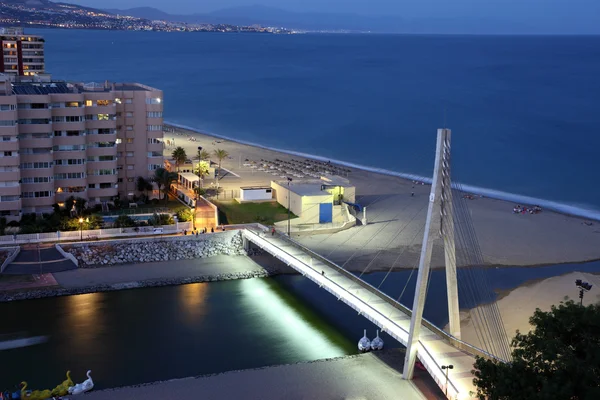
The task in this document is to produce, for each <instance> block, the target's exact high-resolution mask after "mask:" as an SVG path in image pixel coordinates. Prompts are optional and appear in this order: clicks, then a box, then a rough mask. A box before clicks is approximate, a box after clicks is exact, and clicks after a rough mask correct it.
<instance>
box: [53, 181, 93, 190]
mask: <svg viewBox="0 0 600 400" xmlns="http://www.w3.org/2000/svg"><path fill="white" fill-rule="evenodd" d="M87 185H88V180H87V178H77V179H55V180H54V184H53V187H52V189H54V188H56V193H58V188H61V189H63V188H66V187H74V186H81V187H87ZM63 190H64V189H63Z"/></svg>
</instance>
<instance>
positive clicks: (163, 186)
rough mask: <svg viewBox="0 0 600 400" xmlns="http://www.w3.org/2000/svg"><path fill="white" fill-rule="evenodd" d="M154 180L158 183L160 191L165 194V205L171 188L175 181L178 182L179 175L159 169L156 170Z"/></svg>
mask: <svg viewBox="0 0 600 400" xmlns="http://www.w3.org/2000/svg"><path fill="white" fill-rule="evenodd" d="M152 180H153V181H154V182H156V184H157V185H158V188H159V190H161V191H162V192H163V193H164V194H165V204H167V201H168V198H169V187H170V186H171V183H172V182H173V181H176V180H177V174H176V173H175V172H169V171H167V170H166V169H164V168H157V169H156V170H154V178H153V179H152Z"/></svg>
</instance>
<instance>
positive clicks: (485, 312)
mask: <svg viewBox="0 0 600 400" xmlns="http://www.w3.org/2000/svg"><path fill="white" fill-rule="evenodd" d="M450 137H451V133H450V131H449V130H447V129H440V130H438V136H437V147H436V157H435V166H434V175H433V180H432V185H431V192H430V195H429V202H428V203H427V204H426V205H424V206H423V208H424V207H427V217H426V222H425V224H424V225H423V224H421V225H422V226H420V227H419V228H418V229H414V227H413V228H412V229H411V232H410V233H408V234H407V233H406V232H404V228H402V229H397V228H393V227H394V225H392V229H390V228H389V227H390V222H392V221H393V218H392V219H390V220H388V221H381V223H380V226H379V227H377V228H376V229H375V230H374V232H375V233H376V234H374V235H372V236H368V237H362V238H361V239H362V240H361V241H360V243H361V244H362V246H357V248H356V251H354V252H353V253H352V254H350V256H349V257H347V259H346V261H344V262H343V263H338V264H336V263H334V262H333V261H331V260H329V259H328V258H327V256H323V255H319V254H317V253H316V252H314V251H312V250H310V249H309V248H307V247H305V246H303V245H302V244H300V243H298V242H297V241H295V240H292V239H291V238H289V237H287V236H284V235H279V234H277V235H272V234H270V233H269V232H268V230H267V229H262V228H260V227H252V228H246V229H245V230H243V231H242V235H243V237H244V240H245V243H246V245H249V244H250V243H253V244H254V245H256V246H258V247H259V248H261V249H263V250H264V251H266V252H268V253H270V254H271V255H273V256H274V257H276V258H278V259H280V260H281V261H283V262H284V263H286V264H287V265H289V266H290V267H292V268H294V269H295V270H296V271H298V272H300V273H301V274H302V275H304V276H305V277H307V278H309V279H311V280H312V281H314V282H315V283H316V284H318V285H319V286H320V287H321V288H323V289H325V290H327V291H328V292H330V293H331V294H333V295H334V296H335V297H336V298H337V299H338V300H340V301H343V302H344V303H346V304H347V305H349V306H350V307H352V308H353V309H355V310H356V311H357V312H358V313H359V314H361V315H363V316H364V317H365V318H367V319H369V320H370V321H372V322H373V323H374V324H376V325H378V326H379V327H380V328H381V329H382V330H384V331H385V332H387V333H388V334H389V335H390V336H392V337H393V338H394V339H396V340H398V341H399V342H400V343H402V344H403V345H405V346H406V347H407V350H406V358H405V363H404V374H403V375H404V378H405V379H412V376H413V371H414V366H415V362H416V359H417V358H418V359H419V360H420V361H421V363H422V364H423V365H424V366H425V368H426V369H427V370H428V372H429V373H430V375H431V376H432V377H433V379H434V380H435V381H436V382H437V384H438V385H439V387H440V388H441V389H442V391H443V392H445V393H446V394H447V397H448V398H450V399H466V398H470V397H472V392H473V391H474V387H473V375H472V372H471V371H472V369H473V363H474V361H475V356H483V357H488V358H490V357H494V358H497V359H499V360H508V359H509V358H510V345H509V340H508V337H507V335H506V332H505V330H504V327H503V323H502V319H501V316H500V312H499V309H498V307H497V305H496V302H495V297H494V295H493V293H492V291H491V290H490V287H489V283H488V282H487V281H486V279H485V275H484V274H483V272H482V270H481V268H478V267H480V266H483V265H484V260H483V255H482V253H481V250H480V247H479V243H478V241H477V235H476V234H475V231H474V229H473V224H472V221H471V218H470V213H469V210H468V208H467V200H465V198H464V196H463V195H462V194H463V193H462V190H461V187H460V185H457V184H454V183H452V182H451V179H450V172H451V170H450V164H451V163H450V162H451V159H450ZM456 194H458V195H456ZM421 211H422V210H419V211H418V212H416V213H415V216H414V217H413V218H416V217H417V215H418V214H419V212H421ZM410 222H411V221H408V223H407V224H406V226H409V225H410ZM361 228H367V227H366V226H365V227H359V228H353V229H354V231H353V232H351V233H349V234H348V235H347V239H346V240H351V239H352V236H353V235H362V233H363V232H362V230H361ZM370 229H371V231H373V228H372V227H370ZM381 232H384V234H383V235H380V233H381ZM420 236H422V246H420V251H419V257H418V258H419V262H418V268H417V265H415V266H414V268H413V269H412V271H411V274H410V276H409V279H408V281H407V282H406V285H404V287H403V288H395V289H396V290H397V291H398V292H400V294H399V296H398V297H397V298H394V297H395V296H396V293H394V297H391V296H390V295H388V294H386V293H384V292H383V291H382V290H381V287H382V285H383V284H384V283H385V281H386V279H387V278H388V277H389V275H390V273H391V271H392V270H393V269H394V268H395V267H396V265H397V263H398V262H399V261H400V260H404V258H403V256H404V252H405V251H409V252H410V251H414V247H415V242H416V241H417V240H418V238H419V237H420ZM399 237H401V238H403V243H404V246H403V249H402V250H400V251H395V252H389V251H388V249H389V247H390V245H391V244H392V243H394V242H396V241H397V239H398V238H399ZM436 243H437V246H436ZM366 247H370V248H371V249H375V252H374V254H375V255H374V257H372V258H371V259H370V260H366V259H364V258H363V259H362V260H361V262H362V263H363V264H364V268H362V272H361V273H360V274H353V273H351V272H349V271H348V270H346V269H345V268H344V266H345V265H346V264H347V263H349V262H352V261H354V262H356V260H357V255H360V254H362V253H361V251H362V250H363V249H364V248H366ZM329 254H331V252H330V253H329ZM382 254H383V255H385V256H387V258H386V260H387V264H388V265H389V269H388V271H387V273H386V274H385V276H384V277H383V279H382V281H381V282H380V283H379V284H378V285H377V286H374V285H371V284H368V283H366V282H365V281H364V280H363V279H362V276H363V274H364V273H366V272H368V271H369V268H370V266H371V265H372V264H373V263H374V262H375V261H376V259H377V258H378V257H379V256H380V255H382ZM390 255H391V257H390ZM433 256H435V257H437V258H438V259H439V260H441V262H442V263H443V265H444V266H445V268H446V288H447V304H442V305H441V307H447V309H448V321H449V323H448V327H447V332H446V331H444V330H442V329H440V327H437V326H435V325H434V324H432V323H431V322H429V321H427V320H425V319H423V309H424V306H425V301H426V296H427V291H428V289H429V282H430V277H431V261H432V257H433ZM380 262H381V260H380ZM457 266H460V267H461V268H460V269H461V274H460V275H458V274H457ZM413 272H414V273H415V274H413ZM413 276H415V280H416V288H415V295H414V299H413V301H412V303H410V304H409V306H410V308H409V307H407V306H405V305H403V304H401V303H400V302H399V299H401V298H402V295H403V294H404V292H405V290H406V287H407V286H408V285H409V282H410V280H411V278H412V277H413ZM459 276H460V279H458V278H459ZM459 288H460V290H459ZM386 292H387V293H390V291H389V290H386ZM459 295H460V296H461V298H466V299H467V300H468V303H469V304H479V305H480V307H477V308H476V309H475V311H474V312H472V313H471V316H470V317H471V319H472V322H473V325H474V327H475V329H476V332H477V338H478V343H477V346H474V345H472V344H468V343H465V342H463V341H461V340H460V338H461V327H460V315H459ZM405 303H406V302H405ZM449 365H451V366H452V370H451V372H450V373H448V372H449V371H448V369H445V368H442V367H447V366H449Z"/></svg>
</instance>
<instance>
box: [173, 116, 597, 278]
mask: <svg viewBox="0 0 600 400" xmlns="http://www.w3.org/2000/svg"><path fill="white" fill-rule="evenodd" d="M169 126H170V127H171V128H173V129H174V133H172V135H173V138H176V140H175V142H176V144H175V146H171V147H168V148H165V155H169V154H170V152H171V151H172V149H174V147H177V146H182V147H184V148H185V149H186V152H187V153H188V154H190V156H191V157H193V155H195V153H196V151H197V147H198V146H199V145H202V146H203V148H204V149H205V150H207V151H208V152H209V153H212V152H213V151H214V150H215V149H216V148H222V149H224V150H226V151H227V152H228V153H229V154H230V157H228V158H227V159H224V160H223V167H224V168H225V169H226V170H227V171H231V172H233V174H230V175H228V176H225V177H224V178H222V179H221V181H220V185H221V187H223V189H224V190H225V191H226V192H227V193H229V189H231V190H232V191H235V190H238V189H239V187H240V185H242V184H243V185H245V186H261V185H265V184H268V182H270V181H271V180H272V179H273V176H272V175H271V174H267V173H263V172H260V171H257V170H256V169H251V168H248V167H244V166H242V160H246V159H248V160H254V161H259V160H261V159H264V160H275V159H277V158H279V159H284V160H292V159H296V160H297V159H298V158H299V157H307V158H314V159H319V160H327V159H325V158H323V157H315V156H311V155H308V154H303V153H298V152H284V153H282V152H279V151H277V150H275V149H270V148H267V147H266V146H262V145H258V146H255V145H254V144H248V142H245V141H238V140H235V139H231V138H228V137H226V136H219V135H212V134H204V133H199V132H198V130H187V129H184V128H179V126H182V125H169ZM170 135H171V134H169V133H167V134H166V137H168V136H170ZM192 139H193V140H192ZM332 162H335V161H333V160H332ZM347 165H353V164H347ZM350 169H351V173H350V174H349V179H350V181H351V183H352V185H353V186H355V187H356V193H357V202H358V203H359V204H361V206H363V207H366V208H367V209H368V219H369V223H368V225H357V226H356V227H352V228H350V229H347V230H345V231H341V232H337V233H334V234H326V233H322V234H319V233H314V234H312V235H307V236H302V237H298V239H297V240H298V241H299V242H300V243H301V244H302V245H304V246H306V247H308V248H310V249H311V250H313V251H316V252H317V253H319V254H321V255H323V256H324V257H326V258H329V259H330V260H332V261H333V262H336V263H337V264H339V265H340V266H342V265H343V266H344V268H346V269H348V270H351V271H361V272H363V270H364V268H365V266H368V268H367V270H366V271H364V272H366V273H367V272H372V271H381V270H388V269H389V268H390V266H392V265H393V268H394V269H411V268H414V267H416V266H417V265H418V261H419V255H420V249H421V242H422V235H423V233H422V228H423V226H424V222H425V217H426V207H427V204H428V198H429V191H430V186H427V185H420V184H415V183H413V181H411V180H410V179H407V177H409V178H410V177H411V176H412V175H406V177H399V176H398V174H395V175H390V174H381V173H379V172H372V171H369V170H364V169H356V167H350ZM411 192H412V193H413V194H411ZM466 201H468V209H469V212H470V214H471V219H472V222H473V229H474V230H475V232H476V234H477V241H478V245H479V247H480V249H481V252H482V254H483V255H484V263H483V265H482V266H485V267H496V266H515V267H516V266H546V265H555V264H565V263H582V262H589V261H595V260H600V224H598V223H590V224H585V223H584V219H582V218H580V217H577V216H572V215H567V214H565V213H560V212H554V211H551V210H544V211H543V212H541V213H539V214H533V215H531V214H525V215H522V214H515V213H513V207H514V203H511V202H507V201H505V200H500V199H494V198H490V197H479V196H476V197H474V198H473V199H472V200H466ZM458 245H459V243H457V246H458ZM440 249H441V248H440V247H439V246H437V245H436V246H434V254H433V257H432V265H431V267H432V268H439V267H441V266H443V265H444V256H443V252H441V251H439V250H440ZM459 266H461V265H459Z"/></svg>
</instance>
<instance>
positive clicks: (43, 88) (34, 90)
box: [12, 82, 73, 94]
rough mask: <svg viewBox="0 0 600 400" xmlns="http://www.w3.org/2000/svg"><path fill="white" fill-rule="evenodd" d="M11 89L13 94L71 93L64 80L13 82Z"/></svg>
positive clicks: (71, 90)
mask: <svg viewBox="0 0 600 400" xmlns="http://www.w3.org/2000/svg"><path fill="white" fill-rule="evenodd" d="M12 91H13V93H14V94H50V93H73V89H72V88H70V87H69V86H68V85H67V83H66V82H48V83H37V82H26V83H13V84H12Z"/></svg>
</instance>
